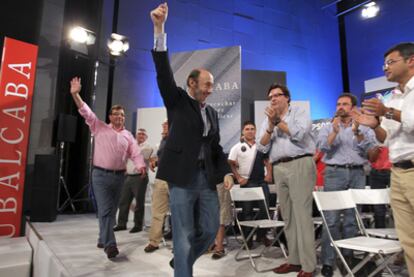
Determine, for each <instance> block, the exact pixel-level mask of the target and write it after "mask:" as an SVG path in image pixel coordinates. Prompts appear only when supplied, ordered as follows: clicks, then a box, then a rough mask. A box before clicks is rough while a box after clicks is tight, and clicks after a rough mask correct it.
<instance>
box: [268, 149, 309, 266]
mask: <svg viewBox="0 0 414 277" xmlns="http://www.w3.org/2000/svg"><path fill="white" fill-rule="evenodd" d="M273 176H274V177H273V178H274V180H275V183H276V184H278V185H279V195H278V197H279V203H280V211H281V213H282V217H283V220H284V222H285V235H286V238H287V243H288V248H289V257H288V263H290V264H295V265H302V270H303V271H305V272H313V271H314V270H315V267H316V254H315V238H314V229H313V220H312V191H313V187H314V186H315V183H316V166H315V163H314V161H313V159H312V157H304V158H300V159H297V160H293V161H290V162H286V163H279V164H277V165H275V166H273Z"/></svg>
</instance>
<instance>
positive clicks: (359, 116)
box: [351, 108, 379, 128]
mask: <svg viewBox="0 0 414 277" xmlns="http://www.w3.org/2000/svg"><path fill="white" fill-rule="evenodd" d="M363 111H364V110H362V111H360V110H359V109H357V108H355V109H353V110H352V111H351V116H352V119H353V120H354V121H355V122H357V123H358V124H361V125H365V126H368V127H371V128H375V127H377V126H378V125H379V122H378V119H377V118H376V117H375V116H374V115H371V114H366V113H363Z"/></svg>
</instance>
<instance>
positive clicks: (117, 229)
mask: <svg viewBox="0 0 414 277" xmlns="http://www.w3.org/2000/svg"><path fill="white" fill-rule="evenodd" d="M126 229H127V228H126V226H120V225H116V226H115V227H114V232H116V231H123V230H126Z"/></svg>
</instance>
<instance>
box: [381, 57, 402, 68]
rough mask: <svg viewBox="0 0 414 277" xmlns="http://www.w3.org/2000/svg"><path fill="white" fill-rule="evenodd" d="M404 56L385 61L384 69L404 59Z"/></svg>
mask: <svg viewBox="0 0 414 277" xmlns="http://www.w3.org/2000/svg"><path fill="white" fill-rule="evenodd" d="M402 60H404V58H401V59H398V60H388V61H385V62H384V65H383V66H382V70H385V69H387V68H388V67H389V66H390V65H392V64H395V63H396V62H399V61H402Z"/></svg>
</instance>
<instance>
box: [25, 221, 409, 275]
mask: <svg viewBox="0 0 414 277" xmlns="http://www.w3.org/2000/svg"><path fill="white" fill-rule="evenodd" d="M130 218H132V214H131V215H130ZM132 225H133V223H132V222H129V227H132ZM97 234H98V220H97V219H96V217H95V215H94V214H79V215H59V216H58V218H57V220H56V221H55V222H51V223H30V224H28V225H27V237H28V239H29V242H30V244H31V245H32V248H33V250H34V256H33V276H34V277H47V276H53V277H58V276H84V277H86V276H88V277H92V276H143V277H151V276H153V277H155V276H156V277H164V276H165V277H166V276H173V270H172V269H171V268H170V266H169V264H168V262H169V261H170V259H171V258H172V257H173V254H172V251H171V242H170V241H167V246H161V247H160V249H159V250H157V251H155V252H153V253H149V254H148V253H145V252H144V247H145V246H146V245H147V243H148V230H144V231H142V232H139V233H135V234H130V233H129V231H128V230H127V231H119V232H116V238H117V242H118V248H119V250H120V255H119V256H118V257H117V258H115V259H113V260H108V259H107V257H106V255H105V253H104V252H103V250H102V249H98V248H97V247H96V240H97ZM237 247H239V242H238V241H237V240H236V239H235V238H234V237H230V238H229V245H228V248H227V250H228V252H227V255H226V256H225V257H223V258H222V259H220V260H212V259H211V254H205V255H203V256H202V257H201V258H200V259H198V260H197V262H196V264H195V266H194V276H197V277H219V276H220V277H230V276H237V277H247V276H262V277H268V276H276V274H275V273H273V272H272V271H270V272H266V273H256V272H255V271H254V270H253V268H252V267H251V265H250V261H249V260H244V261H241V262H237V261H235V259H234V255H235V253H236V248H237ZM259 250H260V246H259V247H257V248H256V251H259ZM260 259H261V260H260V261H261V263H260V265H261V266H269V267H276V266H278V265H280V264H282V263H283V262H284V261H285V260H284V258H283V255H282V252H281V251H280V250H279V249H278V248H274V249H272V251H270V252H269V254H268V255H266V258H260ZM405 273H406V271H405ZM296 275H297V274H295V273H290V274H284V275H283V276H286V277H293V276H296ZM316 276H320V267H318V269H317V274H316ZM334 276H340V274H339V271H336V272H335V275H334ZM384 276H385V275H384ZM396 276H408V274H404V272H401V274H400V275H396Z"/></svg>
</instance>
